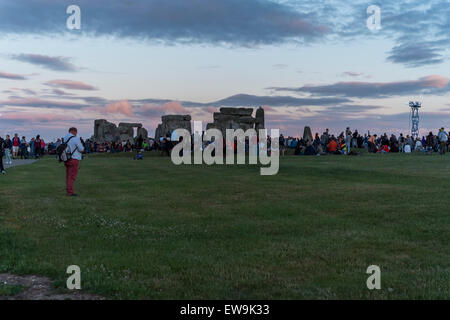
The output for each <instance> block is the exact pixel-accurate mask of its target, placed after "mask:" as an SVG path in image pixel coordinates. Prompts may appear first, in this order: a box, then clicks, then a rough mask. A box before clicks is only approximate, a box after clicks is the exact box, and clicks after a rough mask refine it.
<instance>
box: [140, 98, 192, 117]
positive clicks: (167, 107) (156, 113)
mask: <svg viewBox="0 0 450 320" xmlns="http://www.w3.org/2000/svg"><path fill="white" fill-rule="evenodd" d="M138 113H139V114H140V115H142V116H146V117H160V116H162V115H166V114H190V113H191V111H190V110H187V109H186V108H184V107H183V106H182V104H181V103H180V102H178V101H170V102H166V103H164V104H162V105H159V104H152V103H149V104H145V105H143V106H142V107H141V108H139V111H138Z"/></svg>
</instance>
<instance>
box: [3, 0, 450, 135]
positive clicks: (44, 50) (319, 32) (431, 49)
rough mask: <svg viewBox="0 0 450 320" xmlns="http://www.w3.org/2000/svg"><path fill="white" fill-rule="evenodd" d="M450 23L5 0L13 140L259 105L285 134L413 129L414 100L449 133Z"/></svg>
mask: <svg viewBox="0 0 450 320" xmlns="http://www.w3.org/2000/svg"><path fill="white" fill-rule="evenodd" d="M71 5H76V6H78V8H79V9H80V15H79V18H80V19H79V21H80V25H79V27H80V28H79V29H77V28H73V27H72V28H68V23H67V20H68V19H69V26H71V25H72V26H73V23H74V22H77V21H78V20H76V19H75V20H74V19H72V18H71V17H74V13H75V14H76V12H74V11H70V10H69V12H68V11H67V9H68V7H69V6H71ZM370 6H378V8H379V13H380V14H379V15H376V16H374V12H373V11H370V10H369V11H368V7H370ZM378 17H379V19H378ZM377 22H379V24H374V23H377ZM377 26H378V28H374V27H377ZM449 30H450V1H444V0H440V1H423V0H421V1H416V0H408V1H401V0H384V1H380V2H376V1H360V0H356V1H351V2H350V1H348V2H347V3H342V1H334V0H315V1H303V0H96V1H92V0H58V1H54V0H0V136H2V137H4V135H6V134H10V135H11V134H14V133H16V132H17V133H19V134H20V135H25V136H27V137H31V136H35V135H37V134H40V135H41V136H43V137H44V138H45V139H47V140H54V139H56V138H58V137H61V136H64V135H65V133H66V131H67V129H68V128H69V127H72V126H75V127H77V128H78V129H79V133H80V135H81V136H83V137H85V138H88V137H90V136H91V135H92V134H93V130H94V120H95V119H107V120H108V121H111V122H114V123H116V124H118V123H119V122H139V123H142V124H143V125H144V126H145V127H146V128H147V129H148V131H149V133H150V135H153V134H154V130H155V128H156V126H157V125H158V123H160V122H161V116H162V115H166V114H190V115H192V118H193V120H197V121H203V122H204V124H205V126H206V123H208V122H212V121H213V112H217V111H218V109H219V108H220V107H254V108H255V109H256V107H259V106H263V107H264V109H265V111H266V112H265V113H266V127H267V128H269V129H280V130H281V132H282V133H284V134H285V135H291V136H301V135H302V133H303V128H304V126H310V127H311V128H312V131H313V133H315V132H319V133H321V132H323V131H324V130H325V128H329V129H330V130H331V131H332V132H334V133H340V132H341V131H343V130H344V129H345V128H346V127H350V128H351V129H358V130H359V132H361V133H366V132H368V131H370V132H371V133H384V132H388V133H397V134H398V133H400V132H403V133H404V134H408V133H409V131H410V125H409V122H410V120H409V107H408V102H409V101H411V100H413V101H421V102H422V105H423V107H422V108H421V110H420V115H421V125H420V127H421V128H420V129H421V132H420V133H421V134H422V135H425V134H426V133H428V132H429V131H436V129H437V128H440V127H446V128H447V129H450V99H449V97H450V81H449V78H450V60H449V57H450V54H449V48H450V32H449Z"/></svg>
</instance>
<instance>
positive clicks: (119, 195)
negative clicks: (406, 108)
mask: <svg viewBox="0 0 450 320" xmlns="http://www.w3.org/2000/svg"><path fill="white" fill-rule="evenodd" d="M131 157H132V156H131V155H130V154H120V155H116V156H104V155H98V156H91V157H90V158H89V159H87V160H84V161H83V162H82V164H81V169H80V174H79V179H78V181H77V184H76V189H77V190H76V191H77V192H78V193H79V194H80V195H81V197H79V198H69V197H66V196H65V191H64V188H65V185H64V174H65V173H64V168H63V166H62V165H60V164H58V163H57V162H56V160H54V159H50V158H47V159H43V160H41V161H39V162H37V163H35V164H33V165H30V166H24V167H17V168H13V169H10V170H9V171H8V174H7V175H6V176H0V273H2V272H10V273H15V274H35V275H44V276H49V277H50V278H52V279H54V280H55V286H57V287H59V288H63V287H64V286H65V281H66V279H67V277H68V275H67V274H66V273H65V271H66V268H67V266H69V265H73V264H75V265H79V266H80V267H81V279H82V287H83V289H84V290H87V291H89V292H91V293H95V294H100V295H104V296H106V297H108V298H114V299H116V298H117V299H341V298H342V299H430V298H437V299H450V214H449V208H450V198H449V196H448V195H449V192H450V190H449V187H450V156H445V157H439V156H438V155H434V156H427V155H399V154H397V155H395V154H390V155H367V154H366V155H363V156H360V157H343V156H342V157H339V156H327V157H310V158H308V157H286V158H283V159H281V164H280V172H279V174H278V175H276V176H260V174H259V167H258V166H213V167H207V166H179V167H176V166H174V165H173V164H172V163H171V162H170V160H169V159H168V158H161V157H159V156H154V155H153V156H150V155H147V156H146V157H145V159H144V160H143V161H133V160H131ZM369 265H378V266H380V267H381V272H382V273H381V285H382V289H381V290H378V291H377V290H375V291H369V290H368V289H367V287H366V280H367V277H368V276H369V275H367V274H366V269H367V267H368V266H369ZM10 291H11V290H10ZM0 294H1V291H0Z"/></svg>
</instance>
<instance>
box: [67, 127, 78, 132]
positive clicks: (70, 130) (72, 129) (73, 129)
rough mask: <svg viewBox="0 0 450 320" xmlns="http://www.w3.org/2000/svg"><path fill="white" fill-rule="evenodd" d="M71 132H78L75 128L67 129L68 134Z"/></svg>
mask: <svg viewBox="0 0 450 320" xmlns="http://www.w3.org/2000/svg"><path fill="white" fill-rule="evenodd" d="M72 131H74V132H78V130H77V128H75V127H72V128H70V129H69V132H72Z"/></svg>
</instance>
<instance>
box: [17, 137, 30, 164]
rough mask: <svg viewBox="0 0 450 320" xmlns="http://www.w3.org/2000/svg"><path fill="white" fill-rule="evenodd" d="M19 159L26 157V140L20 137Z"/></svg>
mask: <svg viewBox="0 0 450 320" xmlns="http://www.w3.org/2000/svg"><path fill="white" fill-rule="evenodd" d="M19 153H20V159H28V151H27V140H26V139H25V137H22V139H21V140H20V145H19Z"/></svg>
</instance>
